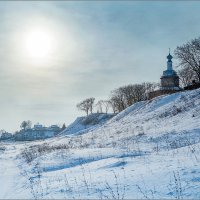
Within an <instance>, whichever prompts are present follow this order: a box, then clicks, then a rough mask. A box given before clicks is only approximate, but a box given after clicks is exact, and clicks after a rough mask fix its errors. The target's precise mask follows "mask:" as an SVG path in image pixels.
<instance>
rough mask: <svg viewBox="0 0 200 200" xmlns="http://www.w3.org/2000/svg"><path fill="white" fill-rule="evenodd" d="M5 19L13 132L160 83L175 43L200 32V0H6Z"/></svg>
mask: <svg viewBox="0 0 200 200" xmlns="http://www.w3.org/2000/svg"><path fill="white" fill-rule="evenodd" d="M0 18H1V24H0V45H1V50H0V60H1V64H0V76H1V78H0V87H1V89H0V110H1V117H0V129H5V130H6V131H11V132H13V131H16V130H18V129H19V126H20V123H21V122H22V121H23V120H31V121H32V122H33V123H37V122H40V123H42V124H44V125H51V124H63V123H65V124H66V125H68V124H69V123H71V122H72V121H73V120H74V119H75V118H76V117H77V116H80V115H84V113H80V112H79V111H77V109H76V104H77V103H78V102H80V101H81V100H83V99H84V98H87V97H91V96H93V97H95V98H96V101H98V100H100V99H107V98H108V97H109V94H110V91H111V90H113V89H115V88H117V87H119V86H123V85H126V84H131V83H132V84H134V83H141V82H144V81H151V82H158V81H159V78H160V75H161V74H162V71H163V70H164V69H165V68H166V56H167V54H168V49H169V48H171V51H172V52H173V50H174V49H175V48H176V47H177V46H179V45H182V44H184V43H185V42H187V41H189V40H191V39H193V38H196V37H199V36H200V35H199V33H200V27H199V26H197V22H199V21H200V2H185V1H184V2H180V1H176V2H172V1H164V2H160V1H155V2H154V1H152V2H151V1H150V2H147V1H142V2H139V1H126V2H122V1H116V2H114V1H95V2H91V1H88V2H87V1H83V2H81V1H76V2H71V1H64V2H63V1H56V2H53V1H48V2H40V1H36V2H31V1H30V2H25V1H19V2H13V1H9V2H3V1H2V2H0ZM173 61H174V65H175V64H176V61H175V60H173Z"/></svg>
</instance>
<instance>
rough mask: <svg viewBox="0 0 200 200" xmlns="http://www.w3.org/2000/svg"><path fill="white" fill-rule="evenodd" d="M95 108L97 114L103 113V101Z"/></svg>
mask: <svg viewBox="0 0 200 200" xmlns="http://www.w3.org/2000/svg"><path fill="white" fill-rule="evenodd" d="M95 106H96V108H97V112H98V113H103V100H99V101H98V102H97V103H96V105H95Z"/></svg>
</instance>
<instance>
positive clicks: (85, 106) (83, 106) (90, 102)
mask: <svg viewBox="0 0 200 200" xmlns="http://www.w3.org/2000/svg"><path fill="white" fill-rule="evenodd" d="M94 101H95V98H94V97H91V98H87V99H85V100H83V101H82V102H80V103H78V104H77V105H76V107H77V108H78V109H79V110H82V111H85V112H86V114H87V116H88V113H89V111H90V113H92V111H93V107H94Z"/></svg>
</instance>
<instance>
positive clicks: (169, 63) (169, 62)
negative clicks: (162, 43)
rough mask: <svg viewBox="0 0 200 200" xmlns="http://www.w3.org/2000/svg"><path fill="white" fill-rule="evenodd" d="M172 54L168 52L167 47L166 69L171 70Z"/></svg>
mask: <svg viewBox="0 0 200 200" xmlns="http://www.w3.org/2000/svg"><path fill="white" fill-rule="evenodd" d="M172 58H173V57H172V55H171V54H170V48H169V55H168V56H167V60H168V61H167V70H170V71H171V70H173V69H172Z"/></svg>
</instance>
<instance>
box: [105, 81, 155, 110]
mask: <svg viewBox="0 0 200 200" xmlns="http://www.w3.org/2000/svg"><path fill="white" fill-rule="evenodd" d="M157 86H158V84H157V83H149V82H145V83H142V84H130V85H126V86H123V87H120V88H118V89H115V90H113V91H112V92H111V98H110V100H109V104H110V106H111V107H112V109H113V112H114V113H115V112H121V111H122V110H124V109H125V108H127V107H128V106H131V105H132V104H133V103H136V102H138V101H143V100H146V99H147V98H148V94H149V92H152V91H153V90H154V89H155V88H156V87H157Z"/></svg>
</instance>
